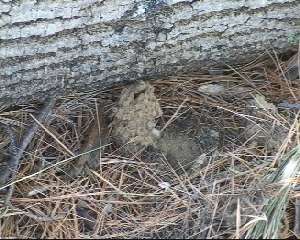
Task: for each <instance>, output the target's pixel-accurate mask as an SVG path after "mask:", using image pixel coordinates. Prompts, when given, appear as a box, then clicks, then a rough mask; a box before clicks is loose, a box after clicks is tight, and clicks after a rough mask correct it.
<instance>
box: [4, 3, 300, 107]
mask: <svg viewBox="0 0 300 240" xmlns="http://www.w3.org/2000/svg"><path fill="white" fill-rule="evenodd" d="M299 34H300V0H214V1H210V0H164V1H163V0H102V1H101V0H77V1H72V0H0V69H1V70H0V83H1V85H0V86H1V87H0V89H1V90H0V101H2V102H5V103H7V104H12V103H16V102H20V101H24V100H27V99H28V98H32V97H35V98H39V99H41V98H44V97H45V96H46V95H49V94H52V93H54V92H62V91H67V92H69V91H71V90H73V89H77V90H78V89H94V88H96V87H104V86H108V85H111V84H114V83H120V82H124V81H132V80H138V79H145V78H153V77H160V76H162V75H166V74H170V73H172V74H176V72H187V71H193V70H196V69H199V68H202V67H205V66H210V65H212V64H214V63H215V62H219V63H220V62H222V61H227V62H230V63H236V62H237V61H241V60H244V59H245V58H246V57H247V58H249V57H253V56H255V55H257V54H258V53H260V52H262V51H264V50H265V49H266V48H268V47H270V46H272V48H274V49H276V50H283V49H287V48H288V47H289V46H290V44H291V41H290V40H293V39H295V38H297V37H299Z"/></svg>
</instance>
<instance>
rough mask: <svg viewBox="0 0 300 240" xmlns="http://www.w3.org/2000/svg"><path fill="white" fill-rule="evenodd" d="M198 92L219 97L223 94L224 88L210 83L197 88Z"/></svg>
mask: <svg viewBox="0 0 300 240" xmlns="http://www.w3.org/2000/svg"><path fill="white" fill-rule="evenodd" d="M198 91H199V92H201V93H205V94H208V95H220V94H222V93H224V91H225V87H224V86H222V85H220V84H215V83H210V84H205V85H201V86H200V87H199V88H198Z"/></svg>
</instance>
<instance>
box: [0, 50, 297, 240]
mask: <svg viewBox="0 0 300 240" xmlns="http://www.w3.org/2000/svg"><path fill="white" fill-rule="evenodd" d="M270 59H271V60H270ZM273 59H276V56H273ZM284 69H285V62H280V61H279V60H278V59H277V60H276V61H273V60H272V58H270V57H268V58H259V59H256V60H255V61H253V62H251V63H249V64H248V65H244V66H242V67H240V68H231V67H228V69H227V70H226V71H225V72H224V75H216V76H214V75H208V74H207V73H204V72H203V73H197V74H196V73H195V74H189V75H188V76H187V75H183V76H176V77H174V76H172V77H168V78H166V79H161V80H158V81H154V82H153V85H154V86H155V88H156V94H157V96H158V98H159V99H160V103H161V106H162V108H163V111H164V115H163V117H162V118H161V119H160V121H159V124H160V126H161V127H163V126H164V125H165V124H166V123H167V122H168V120H169V119H170V118H171V117H172V116H175V117H176V120H177V121H178V120H179V119H181V118H183V117H184V116H185V114H187V113H189V114H190V115H188V116H189V117H191V116H194V117H197V118H199V119H200V125H201V126H213V127H214V128H215V129H217V130H218V131H219V132H220V133H221V136H223V137H222V143H223V144H222V145H221V146H212V148H218V151H217V153H215V154H213V155H210V157H209V162H208V163H207V165H206V166H204V167H201V168H195V169H194V171H193V172H192V173H187V172H186V173H183V174H181V175H178V173H177V172H176V171H174V170H173V169H172V168H171V167H170V166H169V165H168V163H167V161H166V160H165V161H164V162H161V163H160V164H164V165H166V168H164V170H162V168H160V167H157V166H158V165H157V163H146V162H144V161H143V159H140V158H139V157H137V156H131V157H125V156H119V155H117V154H116V152H115V151H114V148H113V147H112V146H108V148H109V151H108V152H107V153H106V154H105V155H104V156H102V159H101V166H100V169H98V170H97V171H93V170H90V171H89V173H88V175H87V176H82V177H78V178H76V179H71V180H70V178H68V177H66V176H67V175H68V172H67V169H68V165H70V163H71V162H72V161H73V160H74V159H75V158H76V157H78V155H80V154H86V153H81V151H80V146H81V142H82V140H83V139H82V138H83V136H84V133H85V131H86V130H87V128H88V126H89V125H90V124H91V122H92V121H93V118H94V116H95V114H94V113H95V109H96V106H97V104H101V103H103V102H105V109H106V113H107V114H109V113H110V112H111V109H112V108H113V107H114V106H115V102H116V100H117V97H118V96H119V93H120V91H121V87H118V88H112V89H108V90H106V91H102V92H100V93H99V92H89V93H80V94H74V95H73V96H67V97H61V98H59V100H58V101H57V104H56V106H55V109H54V110H53V114H52V117H51V119H50V120H49V122H48V123H47V124H45V125H44V128H45V129H46V130H47V131H45V129H41V130H40V131H39V132H38V133H37V134H36V136H35V138H34V139H33V141H32V142H31V144H30V146H29V148H28V149H27V152H26V154H25V156H24V158H23V161H22V166H21V168H20V172H19V173H18V176H17V180H16V184H15V185H16V186H15V191H14V194H13V197H12V199H11V203H12V206H10V207H4V206H2V208H1V214H0V216H1V217H0V218H1V219H0V236H1V237H18V238H33V237H34V238H37V237H39V238H90V237H92V238H96V237H101V238H146V237H147V238H148V237H153V238H162V237H163V238H172V237H173V238H174V237H175V238H199V237H207V238H212V237H213V238H225V237H237V238H239V237H243V236H244V234H245V233H247V231H248V230H249V229H250V228H251V227H253V224H255V223H257V222H259V221H263V220H264V219H265V218H264V215H263V212H262V209H263V206H264V205H263V204H264V203H265V201H266V199H270V198H272V196H274V195H276V193H277V192H278V191H279V189H280V185H279V186H278V184H275V183H276V182H275V183H272V184H271V183H270V182H268V180H266V176H268V175H269V174H270V172H271V173H272V172H274V171H275V172H276V169H279V168H278V166H280V164H281V158H282V156H284V154H286V153H288V152H289V151H290V150H291V149H292V147H294V146H296V145H297V144H299V141H298V142H297V139H299V123H298V122H296V120H295V119H297V117H298V116H297V115H296V111H291V110H284V109H281V110H280V111H279V114H277V115H274V114H271V113H268V114H266V118H269V119H268V120H270V119H272V121H277V122H280V123H281V124H282V126H284V127H285V128H287V129H290V134H289V136H287V141H285V142H284V144H283V146H282V147H281V148H280V149H279V150H278V153H277V154H275V155H271V154H270V153H269V152H267V150H266V149H264V148H257V147H251V146H249V145H247V143H245V141H244V140H243V138H242V135H241V133H242V132H243V128H244V126H245V122H246V121H254V120H255V118H254V117H253V116H251V113H250V111H249V109H248V107H247V106H248V105H247V101H248V100H249V99H250V98H252V96H253V95H254V94H257V93H261V94H263V95H264V96H265V97H266V99H267V100H268V101H270V102H273V103H274V104H277V103H278V102H280V101H283V100H288V101H289V102H297V101H298V102H299V87H300V86H299V82H298V83H297V82H294V83H292V82H289V81H287V80H286V79H284V77H283V76H282V72H284ZM210 82H218V83H220V82H222V83H224V84H225V85H226V86H229V87H230V89H231V90H229V92H231V93H232V92H234V91H235V89H236V88H237V87H245V88H246V92H245V93H244V94H242V95H238V96H234V94H230V93H228V94H226V95H224V96H214V97H211V96H206V95H204V94H200V93H199V92H198V91H197V89H198V87H199V86H201V85H202V84H206V83H210ZM99 102H101V103H99ZM179 106H180V108H179ZM38 108H39V105H38V103H32V104H28V105H23V106H19V107H16V108H15V109H13V110H11V109H3V110H2V111H1V113H0V119H1V121H2V122H9V123H10V124H11V125H13V126H14V128H15V130H16V132H17V133H18V136H19V137H21V136H22V135H23V134H24V131H25V129H27V128H28V126H30V124H31V123H32V121H33V120H32V118H31V117H30V114H32V113H35V112H37V109H38ZM176 111H177V112H176ZM174 113H176V115H174ZM172 124H173V123H170V125H169V126H168V127H172ZM192 130H193V129H191V131H192ZM49 133H51V134H49ZM2 138H3V140H2V141H1V142H2V143H3V142H5V141H6V142H8V140H7V139H6V136H3V137H2ZM297 181H299V180H297ZM287 194H288V196H290V195H289V194H291V193H290V191H288V192H287ZM284 201H285V205H287V203H288V201H289V198H287V199H285V200H284ZM290 201H292V200H290ZM293 214H294V211H293V209H292V208H287V209H286V211H285V212H284V213H283V215H284V219H285V221H283V222H282V221H280V219H279V220H278V221H279V223H278V225H281V228H280V232H279V234H285V235H283V236H284V237H289V236H292V235H293V233H292V231H291V230H292V227H293V224H294V223H293V219H294V217H293ZM248 234H250V233H249V232H248ZM281 236H282V235H281Z"/></svg>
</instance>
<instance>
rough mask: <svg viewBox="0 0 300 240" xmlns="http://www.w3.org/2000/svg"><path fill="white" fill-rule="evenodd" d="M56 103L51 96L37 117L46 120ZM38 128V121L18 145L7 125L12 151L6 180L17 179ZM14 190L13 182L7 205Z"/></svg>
mask: <svg viewBox="0 0 300 240" xmlns="http://www.w3.org/2000/svg"><path fill="white" fill-rule="evenodd" d="M54 104H55V97H51V98H48V99H47V100H46V104H45V105H44V107H43V108H42V109H41V111H40V113H39V115H38V117H37V119H38V120H39V121H40V122H44V121H46V119H47V117H48V115H49V114H50V112H51V110H52V109H53V107H54ZM38 128H39V125H38V124H37V123H33V124H32V126H31V128H29V129H28V131H27V132H26V133H25V135H24V137H23V139H22V140H21V143H20V145H19V146H18V145H17V143H16V141H15V137H14V133H13V132H12V130H11V128H10V127H7V131H8V134H9V135H10V138H11V144H10V151H9V154H10V158H9V159H8V163H7V166H8V167H7V168H6V171H7V172H6V173H5V176H7V179H3V180H4V181H5V182H7V181H8V178H9V176H11V182H13V181H14V180H15V178H16V175H17V172H18V167H19V166H20V160H21V158H22V156H23V153H24V151H25V150H26V148H27V147H28V145H29V144H30V142H31V140H32V138H33V136H34V134H35V133H36V132H37V130H38ZM13 190H14V185H13V184H12V185H10V186H9V189H8V192H7V194H6V198H5V204H6V205H7V204H9V202H10V199H11V196H12V193H13Z"/></svg>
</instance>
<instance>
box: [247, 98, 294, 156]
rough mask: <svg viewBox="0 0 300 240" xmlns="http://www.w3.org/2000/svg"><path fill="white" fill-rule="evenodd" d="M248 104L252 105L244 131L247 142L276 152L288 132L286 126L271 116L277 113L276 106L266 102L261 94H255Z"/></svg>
mask: <svg viewBox="0 0 300 240" xmlns="http://www.w3.org/2000/svg"><path fill="white" fill-rule="evenodd" d="M249 106H250V107H252V110H251V116H252V119H251V121H248V122H247V124H246V126H245V131H244V134H245V138H246V140H247V142H248V144H249V145H251V146H252V147H263V148H265V149H266V150H267V151H269V152H271V153H276V152H277V151H278V149H279V148H280V147H281V145H282V144H283V142H284V140H285V139H286V138H287V135H288V132H289V129H288V128H286V127H285V126H284V125H283V124H282V123H281V122H280V121H278V120H276V119H274V117H273V115H277V114H278V109H277V107H276V106H275V105H274V104H273V103H269V102H267V101H266V100H265V97H264V96H263V95H256V96H255V97H254V99H252V100H250V101H249Z"/></svg>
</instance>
